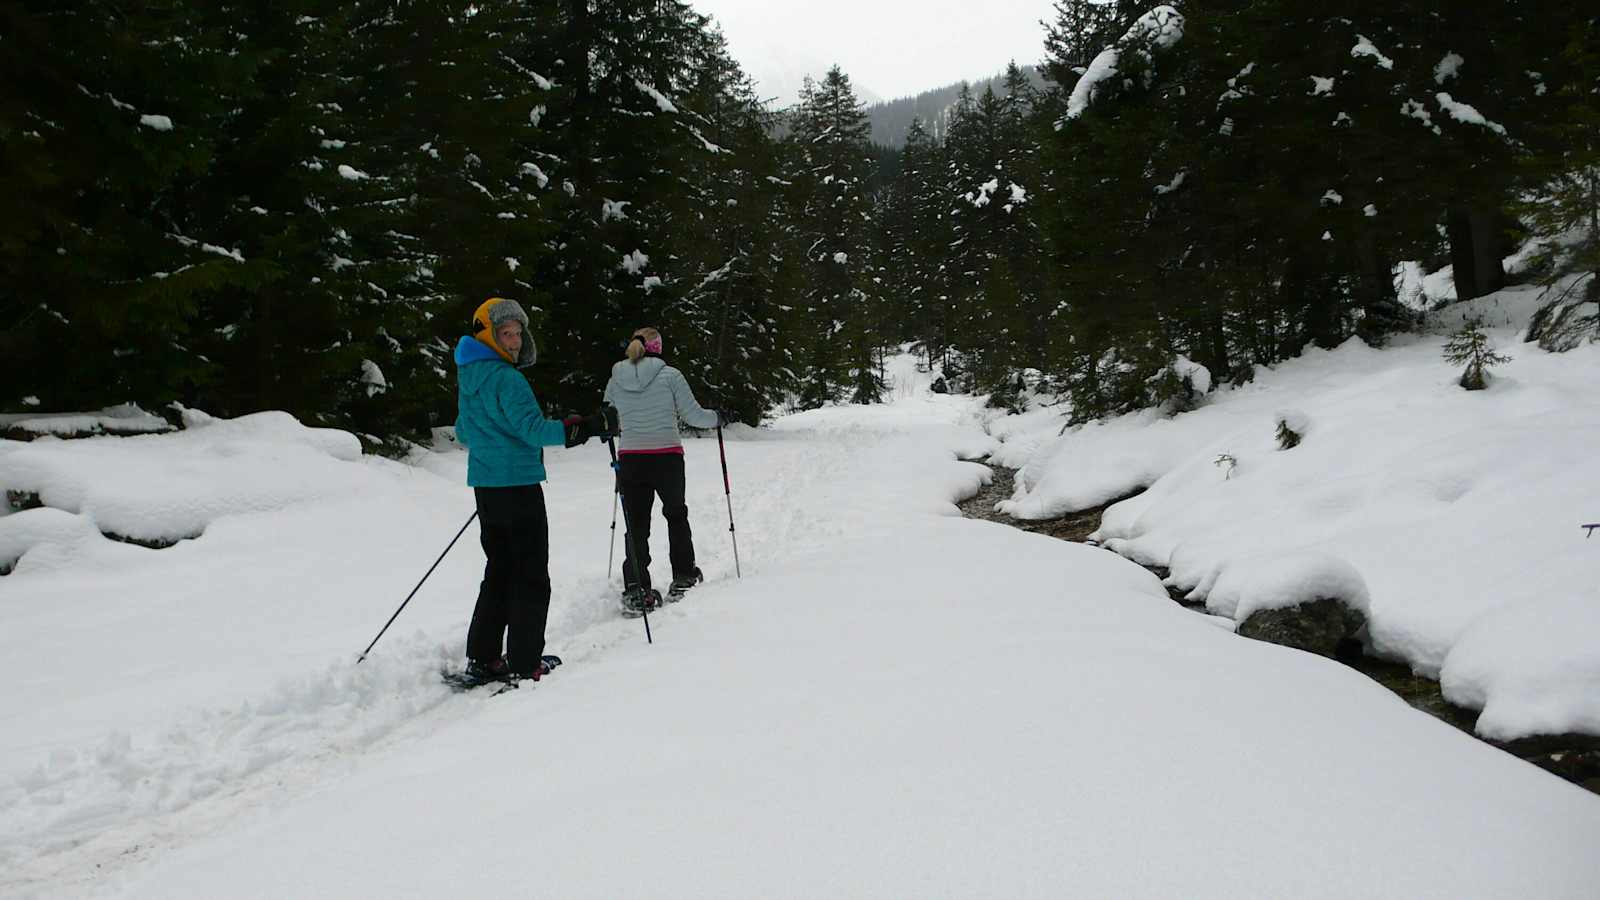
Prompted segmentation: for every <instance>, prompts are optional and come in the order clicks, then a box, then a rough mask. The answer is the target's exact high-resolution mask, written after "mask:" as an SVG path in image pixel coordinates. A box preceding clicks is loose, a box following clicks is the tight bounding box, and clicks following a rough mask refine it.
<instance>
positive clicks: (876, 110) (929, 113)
mask: <svg viewBox="0 0 1600 900" xmlns="http://www.w3.org/2000/svg"><path fill="white" fill-rule="evenodd" d="M1022 71H1023V73H1024V74H1026V75H1027V76H1028V80H1030V81H1032V82H1033V85H1034V86H1035V87H1043V86H1044V76H1043V75H1041V74H1040V72H1039V68H1038V67H1037V66H1023V67H1022ZM963 84H966V85H968V86H969V87H970V88H971V90H972V95H973V96H974V97H977V96H980V95H981V94H982V93H983V89H984V88H986V87H989V86H991V85H992V86H993V87H994V90H995V93H1002V92H1004V90H1005V73H1004V72H1000V73H999V74H996V75H995V76H994V77H992V78H981V79H978V80H977V81H958V82H955V83H954V84H948V85H945V86H944V87H940V88H934V89H933V90H931V91H923V92H922V93H920V94H917V95H916V96H915V97H901V98H900V99H898V100H886V101H883V102H881V103H870V104H869V105H868V106H867V107H866V113H867V121H868V122H870V123H872V142H873V143H874V144H882V145H885V146H888V147H898V146H900V145H901V144H904V143H905V140H906V131H907V130H909V129H910V128H911V120H912V119H914V118H921V119H922V122H923V125H925V126H926V127H927V129H928V131H930V132H932V133H934V134H939V135H943V134H944V127H945V123H946V121H947V120H948V119H949V117H950V108H951V107H952V106H954V105H955V102H956V98H957V97H959V96H961V85H963Z"/></svg>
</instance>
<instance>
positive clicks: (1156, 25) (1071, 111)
mask: <svg viewBox="0 0 1600 900" xmlns="http://www.w3.org/2000/svg"><path fill="white" fill-rule="evenodd" d="M1182 38H1183V15H1182V14H1180V13H1179V12H1178V11H1177V10H1176V9H1174V8H1173V7H1171V6H1167V5H1164V4H1163V5H1161V6H1157V7H1155V8H1154V9H1152V10H1150V11H1149V12H1147V13H1145V14H1144V15H1142V16H1140V17H1139V18H1138V19H1137V20H1136V21H1135V22H1134V23H1133V25H1132V26H1131V27H1129V29H1128V31H1127V33H1126V34H1124V35H1123V36H1122V40H1121V41H1120V42H1118V46H1128V45H1129V44H1134V43H1148V44H1149V45H1150V46H1152V47H1154V48H1156V49H1161V50H1165V49H1166V48H1168V47H1171V46H1173V45H1174V44H1176V43H1177V42H1178V41H1180V40H1182ZM1139 52H1141V53H1147V52H1148V51H1145V50H1140V51H1139ZM1120 58H1121V54H1120V51H1119V50H1118V49H1117V47H1107V48H1106V49H1104V50H1102V51H1100V53H1099V54H1097V55H1096V56H1095V58H1094V59H1093V60H1091V61H1090V63H1089V66H1088V68H1087V69H1085V70H1084V72H1083V75H1082V76H1081V77H1079V79H1078V83H1077V84H1075V85H1073V87H1072V94H1071V95H1070V96H1068V98H1067V113H1066V118H1067V119H1076V118H1078V117H1079V116H1081V115H1083V111H1084V110H1086V109H1088V108H1089V104H1090V103H1093V102H1094V99H1095V97H1096V96H1097V95H1098V94H1099V93H1100V92H1101V90H1102V85H1103V84H1104V83H1105V82H1107V81H1109V80H1110V79H1112V78H1114V77H1116V75H1117V71H1118V70H1117V66H1118V63H1119V61H1120ZM1058 127H1059V125H1058Z"/></svg>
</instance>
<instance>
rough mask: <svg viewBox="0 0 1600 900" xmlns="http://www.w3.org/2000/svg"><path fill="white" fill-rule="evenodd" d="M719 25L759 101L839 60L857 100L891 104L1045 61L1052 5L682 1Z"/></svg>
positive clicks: (944, 0)
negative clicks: (1046, 26) (751, 79)
mask: <svg viewBox="0 0 1600 900" xmlns="http://www.w3.org/2000/svg"><path fill="white" fill-rule="evenodd" d="M689 3H690V5H691V6H693V7H694V8H695V9H696V10H699V11H700V12H702V13H705V14H706V15H709V16H712V17H713V18H714V19H716V21H717V22H720V23H721V25H722V32H723V34H724V35H726V36H727V38H728V49H729V50H731V51H732V53H733V58H734V59H736V60H738V61H739V65H740V66H741V67H743V68H744V70H745V71H746V72H749V73H750V74H751V75H752V76H753V77H754V78H755V79H756V82H757V84H756V87H757V90H758V91H759V93H760V95H761V98H762V99H764V100H765V99H768V98H776V100H775V101H774V104H773V105H774V106H787V105H789V104H790V103H792V102H794V98H795V96H796V94H797V93H798V92H799V90H800V80H801V79H802V78H803V77H804V76H806V75H811V76H812V77H813V78H821V76H822V75H824V74H826V73H827V71H828V67H829V66H831V65H833V64H834V63H838V65H839V67H840V68H841V69H843V70H844V73H845V74H846V75H849V76H850V82H851V84H852V85H853V86H854V87H855V89H856V94H857V96H859V97H861V98H862V99H864V100H873V99H882V100H891V99H894V98H896V97H906V96H910V95H912V94H918V93H921V92H922V91H925V90H929V89H931V88H936V87H940V86H942V85H946V84H951V83H953V82H957V81H961V80H963V79H967V80H971V79H977V78H983V77H986V76H989V75H994V74H997V73H999V72H1001V71H1003V70H1004V69H1005V66H1006V63H1007V62H1010V61H1011V60H1013V59H1014V60H1016V61H1017V63H1018V64H1022V65H1026V64H1028V63H1036V62H1038V61H1039V60H1040V59H1041V58H1042V57H1043V56H1044V27H1043V26H1041V25H1040V24H1039V22H1040V20H1041V19H1050V18H1052V17H1053V11H1052V7H1051V2H1050V0H689Z"/></svg>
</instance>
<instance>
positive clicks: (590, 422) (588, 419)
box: [561, 415, 606, 447]
mask: <svg viewBox="0 0 1600 900" xmlns="http://www.w3.org/2000/svg"><path fill="white" fill-rule="evenodd" d="M561 424H562V425H563V426H564V427H565V428H566V429H567V446H568V447H576V446H578V445H580V444H583V443H585V442H586V441H588V440H589V438H592V437H594V436H595V435H597V434H605V431H606V422H605V420H604V419H602V418H600V417H599V416H579V415H571V416H567V417H566V418H565V419H562V420H561Z"/></svg>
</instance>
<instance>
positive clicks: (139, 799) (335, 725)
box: [0, 597, 638, 896]
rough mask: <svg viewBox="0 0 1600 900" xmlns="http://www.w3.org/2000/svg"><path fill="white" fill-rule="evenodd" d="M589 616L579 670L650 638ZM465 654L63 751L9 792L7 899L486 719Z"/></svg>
mask: <svg viewBox="0 0 1600 900" xmlns="http://www.w3.org/2000/svg"><path fill="white" fill-rule="evenodd" d="M602 602H603V601H602V600H601V598H598V597H596V598H595V599H594V600H593V601H591V602H589V603H585V604H577V605H582V606H585V607H590V608H594V609H597V608H598V607H599V606H600V605H601V603H602ZM585 618H586V619H588V620H589V621H591V622H593V624H592V625H590V627H588V628H586V629H584V630H583V631H582V632H581V633H579V634H574V635H573V636H571V637H570V638H567V639H566V644H567V645H570V646H571V647H572V649H570V650H568V651H567V652H566V653H564V654H563V655H564V657H565V659H566V661H567V662H568V663H569V664H570V663H574V662H580V663H581V661H582V660H584V659H585V658H588V657H590V656H592V655H594V654H595V653H599V652H604V650H605V649H606V648H608V647H611V646H613V645H615V644H617V643H619V642H623V641H632V640H635V639H636V638H637V637H638V636H637V635H636V634H635V628H634V625H633V623H632V622H628V621H624V620H621V619H618V618H616V617H615V616H614V615H613V616H611V617H609V618H606V617H604V616H602V615H598V614H595V613H594V612H593V609H591V614H590V615H589V616H586V617H585ZM390 642H392V643H390ZM460 651H461V647H460V641H459V639H457V640H456V641H455V642H454V643H450V642H443V641H440V640H438V639H436V638H432V637H427V636H424V635H421V634H416V635H412V636H410V637H401V636H400V635H394V634H391V635H389V636H388V637H387V638H386V639H385V646H384V647H383V648H382V650H381V651H375V652H374V654H373V655H372V656H369V657H368V658H367V661H366V662H364V663H362V664H361V665H359V666H358V665H352V664H351V661H350V660H348V659H341V660H339V661H337V662H332V663H329V664H327V665H326V666H324V667H323V668H322V670H321V671H320V672H314V673H307V674H303V675H299V676H295V677H292V678H288V679H285V680H283V681H281V682H279V683H278V684H277V685H276V686H275V687H274V688H273V689H272V690H271V691H270V692H268V693H266V694H264V695H262V696H260V697H258V698H255V699H252V700H247V701H245V702H242V703H239V704H237V705H234V706H231V707H218V708H211V709H203V710H195V711H192V712H191V713H188V714H186V715H183V716H180V717H178V718H177V719H176V720H175V721H173V722H171V723H170V724H168V725H166V726H164V727H162V728H160V729H153V730H151V731H149V732H147V733H145V732H139V733H135V732H130V731H125V730H123V731H116V732H113V733H111V734H109V735H107V736H105V737H104V739H102V740H100V741H99V742H98V743H96V744H94V745H92V746H88V747H85V748H83V749H81V750H75V751H74V750H60V749H58V750H57V751H55V752H54V753H52V754H51V756H50V758H49V759H48V760H46V761H44V762H41V763H40V764H39V765H37V766H36V767H34V768H33V769H32V770H31V771H28V772H26V773H24V774H22V775H20V776H18V777H16V778H15V779H14V780H13V781H12V782H11V783H10V784H7V785H5V786H4V787H3V788H0V810H3V812H0V873H3V874H0V894H3V895H6V896H10V895H12V894H13V893H14V892H21V893H22V894H23V895H24V896H27V895H29V894H30V892H31V891H33V890H37V889H39V888H40V887H42V886H45V885H49V886H52V892H54V891H55V890H58V889H59V888H60V886H61V884H62V880H63V879H69V878H74V877H92V875H91V876H85V875H84V873H85V872H88V873H96V872H103V871H104V870H109V869H112V868H114V866H115V865H116V864H117V863H121V862H127V861H129V858H130V857H135V856H138V855H140V854H146V853H149V852H151V851H152V850H154V849H158V848H159V847H160V846H162V845H165V844H169V843H173V842H181V841H183V840H186V839H187V838H188V837H190V836H192V835H194V834H198V833H202V832H204V831H205V830H207V823H211V822H220V821H224V820H226V819H228V818H229V817H230V816H232V815H233V814H234V813H235V812H236V811H237V810H238V809H241V808H245V807H248V806H250V805H253V804H254V803H256V802H259V798H260V796H261V795H263V794H267V795H283V794H291V793H294V792H296V791H297V790H298V789H299V788H301V787H303V786H307V785H311V784H314V783H316V782H318V781H320V780H322V779H324V778H327V777H329V772H330V771H333V770H336V769H338V768H340V767H345V766H349V765H351V764H352V763H353V762H354V761H355V760H357V759H359V757H360V756H361V755H362V754H364V753H366V752H369V751H371V750H372V749H374V748H377V747H381V746H386V745H388V744H389V743H392V742H393V741H397V740H400V741H403V740H409V739H413V738H414V737H415V736H416V735H419V734H425V733H429V732H432V731H435V730H437V729H439V728H441V727H444V726H445V725H446V724H448V723H449V722H451V721H454V720H455V719H456V718H461V717H466V716H471V715H474V714H475V712H474V711H475V710H476V709H477V707H478V705H479V704H480V703H482V702H486V701H487V700H488V697H487V695H484V696H481V697H480V696H476V695H469V696H466V697H462V696H461V695H458V694H456V693H453V692H452V691H451V690H450V688H449V687H447V686H446V685H444V684H443V683H441V682H440V680H439V677H438V673H439V671H440V670H441V669H442V668H443V667H444V666H446V665H447V664H451V663H455V662H458V661H459V657H460ZM557 677H559V676H557ZM521 693H529V694H534V695H535V696H536V690H535V691H529V692H521ZM524 699H528V698H524ZM496 702H505V701H496Z"/></svg>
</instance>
